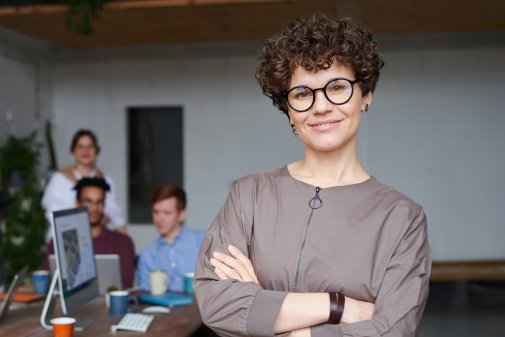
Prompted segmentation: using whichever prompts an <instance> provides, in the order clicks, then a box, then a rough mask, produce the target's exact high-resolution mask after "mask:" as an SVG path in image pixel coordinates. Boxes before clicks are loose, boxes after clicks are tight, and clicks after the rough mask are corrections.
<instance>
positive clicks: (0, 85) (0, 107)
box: [0, 28, 52, 167]
mask: <svg viewBox="0 0 505 337" xmlns="http://www.w3.org/2000/svg"><path fill="white" fill-rule="evenodd" d="M47 48H48V46H47V45H46V44H43V43H39V42H34V41H33V40H32V39H28V38H25V37H23V36H20V35H19V34H12V33H10V32H9V33H7V32H6V31H5V30H4V29H2V28H0V144H3V142H4V141H5V140H6V139H7V137H8V136H9V135H11V134H12V135H17V136H27V135H29V134H30V133H31V132H32V131H37V132H38V140H39V141H42V139H43V128H44V121H45V120H47V119H50V111H51V108H50V105H51V99H52V94H51V89H52V84H51V66H50V64H48V63H47V62H46V61H45V57H44V55H45V53H46V52H47ZM41 164H42V165H41V167H47V156H45V155H44V153H42V156H41Z"/></svg>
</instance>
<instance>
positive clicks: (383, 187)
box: [370, 177, 424, 216]
mask: <svg viewBox="0 0 505 337" xmlns="http://www.w3.org/2000/svg"><path fill="white" fill-rule="evenodd" d="M371 179H372V181H371V184H370V188H371V192H372V193H373V195H374V197H375V199H376V200H380V201H381V203H383V204H385V205H388V206H389V207H395V208H403V209H405V211H406V212H408V214H409V215H410V216H416V215H418V214H419V213H421V212H424V211H423V207H422V206H421V205H420V204H419V203H417V202H416V201H414V200H412V199H411V198H410V197H408V196H407V195H406V194H404V193H402V192H400V191H398V190H397V189H396V188H394V187H392V186H390V185H387V184H385V183H383V182H381V181H379V180H377V179H376V178H375V177H374V178H371Z"/></svg>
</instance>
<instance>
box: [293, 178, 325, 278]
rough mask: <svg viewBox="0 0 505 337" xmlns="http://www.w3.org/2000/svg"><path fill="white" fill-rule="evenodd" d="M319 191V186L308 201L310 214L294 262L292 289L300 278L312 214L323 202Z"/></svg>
mask: <svg viewBox="0 0 505 337" xmlns="http://www.w3.org/2000/svg"><path fill="white" fill-rule="evenodd" d="M320 191H321V188H320V187H319V186H317V187H316V194H315V195H314V196H313V197H312V199H310V200H309V208H310V213H309V217H308V219H307V223H306V224H305V229H304V231H303V238H302V243H301V245H300V250H299V252H298V259H297V261H296V269H295V282H294V287H295V288H297V287H298V281H299V277H300V264H301V262H302V255H303V248H304V247H305V242H306V241H307V233H308V230H309V224H310V222H311V220H312V214H313V213H314V210H315V209H318V208H321V206H323V201H322V200H321V198H319V192H320Z"/></svg>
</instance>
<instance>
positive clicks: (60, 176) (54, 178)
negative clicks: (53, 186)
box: [50, 168, 72, 184]
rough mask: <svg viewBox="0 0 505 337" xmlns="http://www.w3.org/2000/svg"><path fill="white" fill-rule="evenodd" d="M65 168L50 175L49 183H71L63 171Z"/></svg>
mask: <svg viewBox="0 0 505 337" xmlns="http://www.w3.org/2000/svg"><path fill="white" fill-rule="evenodd" d="M65 169H66V168H63V169H61V170H59V171H56V172H54V173H53V174H52V175H51V178H50V182H53V183H55V182H56V183H62V182H64V183H69V184H71V183H72V181H71V180H70V179H69V178H68V177H67V174H66V171H63V170H65Z"/></svg>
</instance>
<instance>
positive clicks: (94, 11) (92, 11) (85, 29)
mask: <svg viewBox="0 0 505 337" xmlns="http://www.w3.org/2000/svg"><path fill="white" fill-rule="evenodd" d="M61 1H63V2H65V3H67V4H68V10H67V11H66V12H65V23H66V24H67V29H68V30H69V31H70V32H71V33H76V34H81V35H90V34H91V33H93V28H92V27H91V19H93V18H97V17H98V15H99V13H100V11H101V10H102V9H103V6H104V5H105V4H106V3H108V2H110V1H112V0H61Z"/></svg>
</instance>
